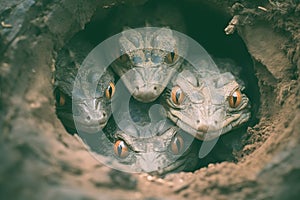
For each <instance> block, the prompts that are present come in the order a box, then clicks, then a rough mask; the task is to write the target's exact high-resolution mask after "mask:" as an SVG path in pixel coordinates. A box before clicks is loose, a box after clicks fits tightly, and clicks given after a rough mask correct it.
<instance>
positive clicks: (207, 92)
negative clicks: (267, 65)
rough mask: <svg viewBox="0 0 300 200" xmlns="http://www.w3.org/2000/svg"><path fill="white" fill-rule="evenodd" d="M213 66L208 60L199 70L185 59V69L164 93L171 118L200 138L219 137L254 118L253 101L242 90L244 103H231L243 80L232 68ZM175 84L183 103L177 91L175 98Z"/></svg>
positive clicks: (240, 98) (240, 88)
mask: <svg viewBox="0 0 300 200" xmlns="http://www.w3.org/2000/svg"><path fill="white" fill-rule="evenodd" d="M220 65H222V63H219V64H218V66H220ZM212 69H215V68H214V67H209V66H208V65H207V64H205V62H203V63H201V66H200V68H199V69H198V70H196V69H195V68H194V67H193V66H191V65H189V64H187V63H185V66H184V67H183V71H182V72H180V73H179V74H178V75H177V76H176V77H175V78H173V79H172V81H171V83H170V86H168V89H167V92H166V94H165V95H164V99H165V100H164V101H165V102H166V103H165V104H164V105H165V108H166V110H167V116H168V117H169V119H170V120H172V121H173V122H174V123H176V125H177V126H179V127H180V128H181V129H183V130H184V131H186V132H188V133H190V134H191V135H193V136H194V137H196V138H198V139H200V140H204V139H205V140H211V139H214V138H217V137H219V136H220V135H222V134H225V133H227V132H229V131H230V130H232V129H234V128H237V127H239V126H240V125H242V124H244V123H245V122H247V121H248V120H249V118H250V110H249V109H250V103H249V99H248V98H247V96H246V95H245V94H243V93H240V97H239V101H240V103H239V105H237V106H236V107H232V106H230V103H229V98H231V97H230V96H232V95H233V94H234V95H235V94H236V93H235V91H242V90H243V89H244V86H243V85H242V83H241V81H240V80H239V82H240V83H238V82H237V80H236V78H235V77H234V76H233V75H232V74H231V73H230V72H225V73H220V72H218V71H217V70H212ZM175 87H176V91H177V89H178V88H179V90H178V91H179V92H178V93H177V95H178V98H179V97H181V99H180V101H181V102H180V103H178V102H177V103H176V102H174V100H173V99H174V97H175V96H174V95H173V99H172V88H175ZM180 92H181V93H182V94H181V95H182V96H180V95H179V93H180ZM173 93H174V90H173ZM234 101H237V100H236V99H235V100H234Z"/></svg>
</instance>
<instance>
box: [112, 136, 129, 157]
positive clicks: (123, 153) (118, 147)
mask: <svg viewBox="0 0 300 200" xmlns="http://www.w3.org/2000/svg"><path fill="white" fill-rule="evenodd" d="M114 152H115V154H116V155H117V156H118V157H119V158H126V157H127V156H128V155H129V151H128V147H127V145H126V144H125V142H124V141H123V140H118V141H116V143H115V145H114Z"/></svg>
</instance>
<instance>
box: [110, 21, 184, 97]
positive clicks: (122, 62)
mask: <svg viewBox="0 0 300 200" xmlns="http://www.w3.org/2000/svg"><path fill="white" fill-rule="evenodd" d="M182 42H183V41H179V39H178V37H176V35H175V34H174V33H173V31H172V30H171V29H169V28H159V29H155V28H150V27H146V28H144V29H129V30H126V31H123V32H122V36H121V37H120V39H119V43H120V48H121V53H122V55H121V56H120V57H119V58H118V59H117V60H116V61H115V62H114V63H112V68H113V70H114V71H115V72H116V73H117V74H118V75H119V76H120V77H121V80H122V81H123V82H124V84H125V85H126V87H127V88H128V90H129V91H130V93H131V94H132V95H133V97H134V98H135V99H137V100H139V101H142V102H152V101H154V100H155V99H157V98H158V96H159V95H160V94H161V93H162V91H163V90H164V89H165V87H166V85H167V84H168V82H169V80H170V79H171V77H172V76H173V74H174V73H175V71H176V70H177V69H178V68H179V67H180V65H181V63H182V59H181V58H180V57H179V56H178V51H181V50H182V49H178V48H182V47H183V46H184V45H183V44H182Z"/></svg>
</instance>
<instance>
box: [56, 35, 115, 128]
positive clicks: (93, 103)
mask: <svg viewBox="0 0 300 200" xmlns="http://www.w3.org/2000/svg"><path fill="white" fill-rule="evenodd" d="M92 49H93V46H92V45H90V44H88V42H87V41H86V40H84V39H82V38H80V37H76V38H74V39H72V40H71V41H70V42H69V43H68V44H67V45H66V46H65V47H64V48H63V49H62V50H61V51H60V52H59V54H58V57H57V62H56V71H55V83H54V87H55V89H54V91H55V95H56V97H57V102H56V113H57V115H58V117H59V118H60V119H61V120H62V122H63V124H64V126H65V127H66V128H67V130H68V131H70V132H72V133H74V132H77V131H84V132H87V133H93V132H97V131H99V130H101V129H102V128H103V127H104V126H105V125H106V123H107V121H108V119H109V116H110V114H111V108H110V99H109V98H106V96H105V90H106V89H107V88H108V87H109V83H114V81H115V78H114V75H113V73H112V72H111V71H110V70H107V71H105V72H104V73H103V74H102V75H101V74H99V73H98V72H95V70H94V69H93V67H95V66H94V65H95V64H93V63H90V65H91V67H90V68H88V70H86V71H84V74H80V76H79V77H78V78H79V82H80V84H78V86H74V82H75V78H76V76H77V73H78V70H79V67H80V66H81V63H82V62H83V60H84V59H85V57H86V56H87V55H88V53H89V52H90V51H91V50H92ZM96 67H97V66H96ZM92 84H97V86H96V91H90V89H88V88H89V87H90V85H92ZM60 98H65V104H63V105H61V104H60V103H59V99H60ZM72 100H73V105H72ZM74 120H75V124H76V127H75V125H74ZM76 129H77V130H76Z"/></svg>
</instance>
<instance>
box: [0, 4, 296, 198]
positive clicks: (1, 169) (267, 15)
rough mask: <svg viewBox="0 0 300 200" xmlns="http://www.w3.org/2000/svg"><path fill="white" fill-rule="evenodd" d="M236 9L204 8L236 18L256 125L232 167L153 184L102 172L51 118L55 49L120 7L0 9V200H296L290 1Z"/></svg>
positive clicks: (223, 6)
mask: <svg viewBox="0 0 300 200" xmlns="http://www.w3.org/2000/svg"><path fill="white" fill-rule="evenodd" d="M58 2H60V3H58ZM137 2H139V3H141V1H134V0H131V1H129V0H128V1H125V3H130V4H137ZM143 2H144V1H143ZM195 2H196V3H197V2H200V1H196V0H189V1H186V3H187V4H188V3H195ZM204 2H205V1H204ZM240 2H241V3H242V5H243V6H241V5H239V4H234V1H232V0H227V1H218V0H213V1H210V3H209V5H208V6H211V7H214V8H216V9H217V10H218V11H219V12H224V13H229V14H231V15H232V16H234V15H236V16H237V15H238V16H239V18H240V24H238V25H237V31H238V33H239V35H240V36H241V37H242V39H243V40H244V42H245V44H246V46H247V49H248V51H249V53H250V54H251V56H252V58H253V63H254V66H253V68H254V72H255V75H256V77H257V78H258V86H259V92H260V106H259V110H258V113H257V118H258V123H257V124H256V125H254V127H249V128H248V131H247V134H246V135H245V136H244V138H245V140H244V147H243V149H242V151H241V152H238V154H237V159H238V162H237V163H232V162H222V163H219V164H210V165H209V166H208V167H204V168H201V169H200V170H197V171H195V172H194V173H183V172H182V173H178V174H170V175H168V176H167V177H165V178H164V179H161V178H156V177H151V176H148V175H146V174H126V173H122V172H117V171H114V170H111V169H110V168H107V167H106V166H103V165H102V164H100V163H99V162H97V161H96V160H95V159H93V157H91V155H90V154H89V153H88V152H87V151H86V150H85V148H84V147H83V146H82V144H81V143H80V142H79V141H78V140H77V139H76V138H74V137H73V136H71V135H69V134H67V133H66V131H65V130H64V128H63V126H62V125H61V123H60V121H59V120H58V119H57V118H56V115H55V111H54V99H53V96H52V84H51V81H52V72H53V69H54V61H55V57H56V52H57V50H58V49H60V48H61V47H62V46H63V45H64V42H65V41H67V40H68V39H70V38H71V37H72V36H73V35H74V34H75V33H76V32H78V31H79V30H81V29H83V28H84V25H85V24H86V23H87V22H88V21H89V20H90V18H91V17H92V16H93V15H94V12H95V11H96V10H97V12H100V14H98V15H97V17H98V18H99V19H101V17H104V16H105V15H106V14H107V10H109V9H113V7H114V6H116V5H118V4H120V1H117V0H105V1H96V0H91V1H83V0H62V1H47V0H37V1H31V0H23V1H22V0H12V1H9V0H4V1H1V2H0V22H2V23H1V25H0V52H1V54H0V82H1V85H0V89H1V90H0V95H1V98H0V127H1V129H0V130H1V135H0V159H1V162H0V199H72V200H74V199H148V200H150V199H296V197H297V196H299V195H300V158H299V154H300V132H299V130H300V113H299V108H300V99H299V96H300V88H299V70H300V21H299V18H300V3H299V1H296V0H294V1H292V0H288V1H275V0H274V1H250V0H249V1H246V0H245V1H240ZM258 6H260V7H258ZM208 20H209V19H208ZM224 28H225V27H224Z"/></svg>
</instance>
